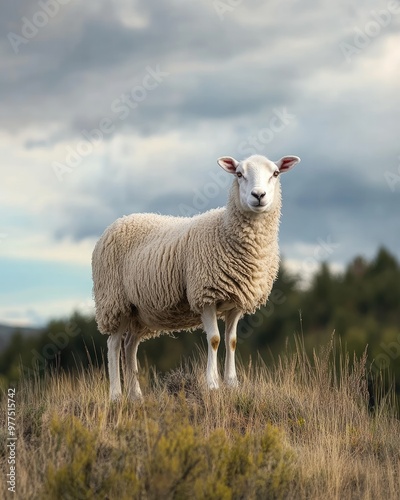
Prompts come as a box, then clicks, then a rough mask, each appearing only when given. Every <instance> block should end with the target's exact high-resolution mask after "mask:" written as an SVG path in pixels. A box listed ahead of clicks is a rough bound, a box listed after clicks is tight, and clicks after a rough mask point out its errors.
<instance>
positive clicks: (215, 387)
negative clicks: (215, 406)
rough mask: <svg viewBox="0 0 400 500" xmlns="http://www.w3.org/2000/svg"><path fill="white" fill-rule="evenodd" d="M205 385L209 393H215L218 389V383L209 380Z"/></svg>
mask: <svg viewBox="0 0 400 500" xmlns="http://www.w3.org/2000/svg"><path fill="white" fill-rule="evenodd" d="M207 385H208V388H209V389H210V391H216V390H218V389H219V383H218V382H217V381H216V380H210V381H209V382H208V384H207Z"/></svg>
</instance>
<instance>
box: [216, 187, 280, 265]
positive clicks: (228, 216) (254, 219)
mask: <svg viewBox="0 0 400 500" xmlns="http://www.w3.org/2000/svg"><path fill="white" fill-rule="evenodd" d="M238 199H239V189H238V186H237V183H235V182H234V184H233V185H232V188H231V192H230V196H229V200H228V204H227V207H226V211H225V213H224V217H223V223H222V230H223V233H224V236H225V241H226V243H227V245H228V247H229V250H230V251H231V253H232V254H237V256H238V257H239V256H241V257H244V256H245V255H249V256H250V255H254V256H257V257H258V258H260V257H262V256H263V255H264V254H266V253H268V251H269V248H270V246H271V245H276V244H277V236H278V229H279V218H280V211H281V193H280V186H279V185H278V186H277V192H276V196H275V202H274V205H275V206H274V208H273V209H272V210H270V211H269V212H263V213H260V214H256V213H253V212H244V211H243V210H242V209H241V208H240V207H239V201H238Z"/></svg>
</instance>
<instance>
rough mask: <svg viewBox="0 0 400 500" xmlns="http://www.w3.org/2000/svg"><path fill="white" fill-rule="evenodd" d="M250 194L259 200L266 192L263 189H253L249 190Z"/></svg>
mask: <svg viewBox="0 0 400 500" xmlns="http://www.w3.org/2000/svg"><path fill="white" fill-rule="evenodd" d="M251 194H252V196H254V198H257V200H261V198H264V196H265V195H266V194H267V193H266V192H265V191H262V192H260V191H255V190H253V191H252V192H251Z"/></svg>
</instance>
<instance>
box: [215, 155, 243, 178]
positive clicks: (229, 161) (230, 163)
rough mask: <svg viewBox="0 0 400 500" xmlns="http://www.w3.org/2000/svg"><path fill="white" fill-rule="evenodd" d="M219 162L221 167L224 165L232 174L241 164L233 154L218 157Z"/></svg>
mask: <svg viewBox="0 0 400 500" xmlns="http://www.w3.org/2000/svg"><path fill="white" fill-rule="evenodd" d="M217 163H218V165H219V166H220V167H222V168H223V169H224V170H226V171H227V172H229V173H230V174H235V173H236V169H237V167H238V165H239V162H238V161H237V160H235V158H232V157H231V156H221V158H218V160H217Z"/></svg>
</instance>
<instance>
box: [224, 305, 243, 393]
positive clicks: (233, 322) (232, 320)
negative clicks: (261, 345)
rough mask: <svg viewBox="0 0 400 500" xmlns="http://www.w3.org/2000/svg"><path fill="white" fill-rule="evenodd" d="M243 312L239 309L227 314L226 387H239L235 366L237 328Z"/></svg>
mask: <svg viewBox="0 0 400 500" xmlns="http://www.w3.org/2000/svg"><path fill="white" fill-rule="evenodd" d="M241 314H242V313H241V311H240V310H238V309H231V310H230V311H227V312H226V313H225V347H226V357H225V374H224V380H225V383H226V385H228V386H230V387H237V386H238V385H239V383H238V379H237V375H236V366H235V352H236V328H237V324H238V321H239V319H240V316H241Z"/></svg>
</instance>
